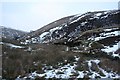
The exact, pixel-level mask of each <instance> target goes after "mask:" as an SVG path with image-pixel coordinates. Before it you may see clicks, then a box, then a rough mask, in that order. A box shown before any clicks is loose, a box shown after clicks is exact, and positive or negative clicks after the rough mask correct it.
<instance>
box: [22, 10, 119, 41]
mask: <svg viewBox="0 0 120 80" xmlns="http://www.w3.org/2000/svg"><path fill="white" fill-rule="evenodd" d="M119 17H120V11H119V10H109V11H96V12H87V13H85V14H82V15H74V16H71V17H67V19H66V18H65V19H66V20H65V21H62V20H63V19H60V20H58V21H55V22H53V23H52V25H51V24H48V25H47V26H45V27H43V28H41V29H39V30H37V31H34V32H33V33H32V34H30V35H28V36H25V37H24V39H23V42H26V43H51V42H52V43H61V42H64V43H67V42H71V41H73V40H75V39H77V38H79V37H81V34H82V33H83V32H85V31H88V30H92V29H98V28H103V29H107V28H108V29H109V28H110V29H111V28H116V27H117V28H118V27H119V25H120V19H119ZM59 21H62V22H61V23H60V22H59ZM56 24H57V25H56ZM33 35H34V36H33Z"/></svg>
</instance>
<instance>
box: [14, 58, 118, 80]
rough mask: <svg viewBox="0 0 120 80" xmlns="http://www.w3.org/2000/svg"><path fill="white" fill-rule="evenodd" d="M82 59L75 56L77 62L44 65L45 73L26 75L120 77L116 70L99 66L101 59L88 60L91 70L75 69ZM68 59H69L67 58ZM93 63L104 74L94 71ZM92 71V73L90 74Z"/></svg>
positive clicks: (31, 76)
mask: <svg viewBox="0 0 120 80" xmlns="http://www.w3.org/2000/svg"><path fill="white" fill-rule="evenodd" d="M79 59H80V57H76V56H75V62H73V63H72V64H71V63H67V64H66V65H62V66H61V65H60V64H62V63H59V64H58V65H59V67H58V68H53V66H44V67H43V70H44V73H41V74H38V73H37V72H36V71H34V72H33V73H30V74H29V75H28V76H26V77H24V78H23V79H26V78H31V79H35V77H40V78H41V77H44V78H46V79H48V78H62V79H69V78H84V76H85V75H88V76H89V77H90V78H95V77H96V76H99V77H100V78H120V75H118V74H116V73H115V72H112V71H111V72H107V71H105V70H104V69H102V68H100V67H99V65H98V64H99V63H100V60H98V59H95V60H86V63H87V64H88V68H89V71H78V70H75V68H76V67H77V62H78V60H79ZM66 61H67V60H66ZM92 63H95V64H96V65H97V68H98V69H99V70H100V71H101V72H102V73H103V74H104V76H102V75H100V74H99V72H96V71H93V70H92V69H91V67H92V66H93V65H92ZM90 73H91V74H90ZM20 79H21V78H20V76H18V77H17V78H16V80H20Z"/></svg>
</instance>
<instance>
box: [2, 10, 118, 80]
mask: <svg viewBox="0 0 120 80" xmlns="http://www.w3.org/2000/svg"><path fill="white" fill-rule="evenodd" d="M119 18H120V10H109V11H95V12H87V13H84V14H78V15H73V16H68V17H65V18H62V19H59V20H57V21H55V22H52V23H50V24H48V25H46V26H44V27H42V28H40V29H38V30H36V31H33V32H30V33H28V34H25V35H24V36H22V37H20V38H18V39H17V40H14V39H10V40H9V39H6V38H3V41H2V42H0V45H2V58H3V60H2V62H3V65H2V66H3V70H2V74H3V76H2V77H3V79H8V80H9V79H16V80H24V79H28V80H29V79H32V80H39V79H49V78H52V79H53V80H54V79H69V78H71V79H76V78H84V79H92V78H95V79H100V78H108V79H111V78H113V79H119V78H120V67H119V66H120V47H119V44H120V19H119Z"/></svg>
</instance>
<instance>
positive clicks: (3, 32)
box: [0, 26, 27, 39]
mask: <svg viewBox="0 0 120 80" xmlns="http://www.w3.org/2000/svg"><path fill="white" fill-rule="evenodd" d="M25 34H27V32H24V31H20V30H16V29H11V28H7V27H4V26H0V37H3V38H8V39H18V38H20V37H22V36H24V35H25Z"/></svg>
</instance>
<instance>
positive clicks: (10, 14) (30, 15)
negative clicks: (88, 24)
mask: <svg viewBox="0 0 120 80" xmlns="http://www.w3.org/2000/svg"><path fill="white" fill-rule="evenodd" d="M118 1H119V0H21V1H18V0H1V1H0V26H5V27H10V28H13V29H19V30H23V31H27V32H29V31H34V30H37V29H39V28H41V27H43V26H44V25H47V24H49V23H51V22H53V21H55V20H58V19H60V18H63V17H66V16H70V15H74V14H82V13H85V12H88V11H100V10H113V9H118Z"/></svg>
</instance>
